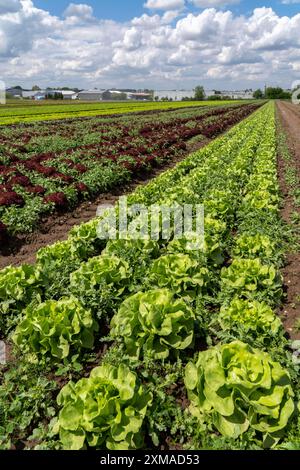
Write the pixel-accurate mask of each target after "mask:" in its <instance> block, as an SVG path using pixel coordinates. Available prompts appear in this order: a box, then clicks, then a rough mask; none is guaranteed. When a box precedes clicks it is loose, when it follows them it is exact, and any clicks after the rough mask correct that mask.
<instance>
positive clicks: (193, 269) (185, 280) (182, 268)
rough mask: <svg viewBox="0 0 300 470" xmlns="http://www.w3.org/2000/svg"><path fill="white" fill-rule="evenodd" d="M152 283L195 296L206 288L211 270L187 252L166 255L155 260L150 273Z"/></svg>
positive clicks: (175, 291)
mask: <svg viewBox="0 0 300 470" xmlns="http://www.w3.org/2000/svg"><path fill="white" fill-rule="evenodd" d="M149 280H150V284H151V285H156V286H157V287H161V288H162V287H166V288H169V289H171V290H172V291H173V292H174V293H176V294H187V295H192V296H195V295H196V294H197V293H199V292H202V290H205V288H206V286H207V284H208V282H209V271H208V269H207V268H205V267H203V266H201V264H199V263H198V261H197V260H195V259H192V258H191V257H190V256H188V255H186V254H182V253H179V254H174V255H166V256H162V257H161V258H159V259H157V260H156V261H154V263H153V265H152V267H151V269H150V274H149Z"/></svg>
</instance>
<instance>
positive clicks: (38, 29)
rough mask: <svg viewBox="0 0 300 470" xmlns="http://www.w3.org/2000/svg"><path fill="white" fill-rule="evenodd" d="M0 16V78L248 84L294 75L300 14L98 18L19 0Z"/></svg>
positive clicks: (82, 8) (72, 8) (94, 83)
mask: <svg viewBox="0 0 300 470" xmlns="http://www.w3.org/2000/svg"><path fill="white" fill-rule="evenodd" d="M0 1H1V0H0ZM21 4H22V8H21V9H20V10H18V11H15V12H13V11H10V12H7V13H6V14H2V15H1V16H0V70H1V72H0V74H1V76H0V79H1V80H5V81H6V82H7V84H8V85H13V84H17V83H18V82H19V83H20V84H21V85H25V86H32V85H33V84H34V83H38V84H40V85H41V86H48V85H54V86H58V85H69V86H78V87H112V86H120V87H122V88H123V87H134V86H136V87H163V88H165V87H169V86H170V87H172V88H175V87H177V86H178V87H180V88H185V87H190V86H195V85H196V84H198V83H203V84H204V85H205V86H207V87H214V88H216V87H218V88H219V87H222V88H223V87H225V88H226V87H233V86H234V87H235V86H236V87H243V86H244V87H247V88H248V87H249V86H250V85H253V87H254V86H257V85H262V84H263V83H264V82H265V81H267V82H268V83H270V82H275V83H279V84H281V85H286V86H288V85H289V84H290V81H292V80H293V79H297V78H298V79H299V64H300V36H299V30H300V14H298V15H295V16H293V17H291V18H289V17H286V16H282V17H281V16H279V15H278V14H276V13H275V12H274V11H273V10H272V8H258V9H255V10H254V11H253V12H252V13H251V14H250V16H248V17H246V16H239V15H236V14H234V13H233V12H231V11H224V10H221V11H220V10H217V9H215V8H208V9H204V10H203V11H200V12H198V13H194V14H192V13H182V12H181V16H180V17H179V18H178V20H177V21H175V22H174V20H176V16H178V11H176V10H169V11H165V12H162V13H161V14H152V15H151V14H144V15H142V16H140V17H136V18H133V19H132V20H131V21H129V22H125V23H121V22H116V21H108V20H105V21H104V20H100V19H97V18H96V17H94V16H93V10H92V8H91V7H89V5H85V4H80V5H74V4H73V5H72V4H71V5H69V7H68V8H67V10H66V12H65V16H64V17H63V18H58V17H55V16H53V15H51V14H50V13H48V12H46V11H44V10H41V9H38V8H35V7H34V4H33V2H32V1H31V0H22V2H21Z"/></svg>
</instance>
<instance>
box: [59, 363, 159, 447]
mask: <svg viewBox="0 0 300 470" xmlns="http://www.w3.org/2000/svg"><path fill="white" fill-rule="evenodd" d="M151 399H152V396H151V393H149V392H148V391H147V390H145V388H144V387H143V386H142V385H140V383H139V381H138V379H137V376H136V374H135V373H133V372H131V371H130V370H129V369H128V367H126V366H125V365H123V364H121V365H120V366H119V367H118V368H117V367H113V366H109V365H106V366H104V365H103V366H100V367H97V368H95V369H93V370H92V372H91V374H90V377H89V378H87V379H86V378H85V379H81V380H79V381H78V382H77V383H73V382H69V383H68V384H67V385H66V386H65V387H64V388H63V389H62V390H61V392H60V394H59V395H58V398H57V402H58V405H59V406H60V407H61V408H62V409H61V411H60V413H59V416H58V421H57V423H56V425H55V430H57V432H59V436H60V440H61V442H62V445H63V448H64V449H67V450H80V449H83V448H86V446H89V447H96V448H98V449H99V448H102V449H103V447H106V448H108V449H110V450H128V449H136V448H140V447H142V445H143V435H142V432H141V431H142V424H143V421H144V418H145V414H146V411H147V407H148V406H149V405H150V404H151Z"/></svg>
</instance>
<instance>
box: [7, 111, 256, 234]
mask: <svg viewBox="0 0 300 470" xmlns="http://www.w3.org/2000/svg"><path fill="white" fill-rule="evenodd" d="M256 107H257V104H246V105H231V106H219V107H196V108H186V109H181V110H175V111H171V112H160V113H154V114H151V113H150V114H144V115H142V116H140V115H135V116H132V115H131V116H127V115H125V116H123V117H120V118H116V117H115V118H81V119H79V118H76V119H72V120H66V121H61V122H53V123H36V124H23V125H22V126H19V127H18V126H7V127H2V128H0V188H1V196H0V222H1V225H0V237H1V236H2V239H4V238H5V237H6V236H7V235H9V236H11V235H16V234H19V233H24V232H30V231H32V230H33V229H35V228H36V227H37V226H38V225H39V221H40V219H41V217H42V216H45V215H47V214H51V213H53V211H55V210H57V211H60V212H62V211H68V210H70V209H72V208H74V207H76V205H78V204H79V203H80V202H81V201H82V200H83V199H86V200H87V199H92V198H94V197H95V196H96V195H97V194H99V193H105V192H107V191H109V190H110V189H112V188H114V187H116V186H119V185H120V184H125V183H126V182H128V181H131V180H132V179H133V178H134V177H135V176H136V175H137V174H140V173H141V172H144V173H147V172H148V173H149V172H150V170H151V169H152V168H153V167H157V166H162V165H164V164H166V163H167V162H168V161H171V160H172V159H175V158H180V157H182V156H183V155H185V153H186V150H187V142H189V141H191V139H193V140H194V141H195V139H196V140H198V141H201V139H202V140H203V139H210V138H213V137H216V136H217V135H219V134H220V133H222V132H224V131H225V130H226V129H227V128H228V127H230V126H232V125H233V124H235V123H237V122H239V121H240V120H241V119H242V118H244V117H246V116H247V115H248V114H249V113H251V112H252V111H253V110H255V109H256ZM1 234H2V235H1Z"/></svg>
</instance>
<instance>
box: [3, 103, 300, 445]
mask: <svg viewBox="0 0 300 470" xmlns="http://www.w3.org/2000/svg"><path fill="white" fill-rule="evenodd" d="M279 118H280V116H279V114H276V110H275V104H274V102H269V103H267V104H264V105H263V106H261V105H260V104H259V105H258V106H255V105H253V104H245V105H243V106H241V105H238V106H225V107H224V106H220V107H217V108H214V109H212V108H210V107H208V108H207V109H204V108H203V109H200V108H197V107H196V108H195V109H184V110H182V109H181V110H176V111H172V112H168V113H159V114H156V115H155V119H153V116H152V115H150V116H147V115H142V116H141V115H139V116H136V117H131V118H130V119H129V118H128V117H126V116H122V117H120V118H116V117H113V118H106V119H102V118H90V117H89V118H84V119H74V120H67V121H62V122H61V124H60V125H58V124H57V123H56V122H55V123H53V124H51V123H47V125H46V124H44V123H37V124H31V125H29V124H24V125H22V126H19V127H18V126H13V127H9V126H7V127H3V128H2V129H0V145H1V147H0V148H1V154H0V158H1V173H0V178H1V185H2V194H1V197H2V206H1V208H0V210H1V212H0V215H1V217H0V218H1V220H2V237H3V238H2V241H3V243H6V241H5V240H6V239H7V237H8V236H10V235H11V234H14V233H18V231H22V230H24V227H25V226H26V224H27V226H28V230H31V229H32V228H33V227H34V226H35V224H37V223H38V220H39V218H40V216H41V214H42V213H44V210H46V211H47V210H49V211H51V210H52V211H55V210H56V211H59V210H68V209H69V208H70V207H71V206H72V204H74V205H76V204H77V203H78V201H79V199H80V197H92V195H93V194H94V195H95V194H97V193H99V192H103V191H105V190H108V189H109V188H110V187H111V186H112V185H122V184H124V183H125V182H126V181H128V180H129V179H130V178H132V177H133V175H135V174H136V172H138V171H143V172H145V171H148V170H149V169H151V166H152V165H153V166H155V165H161V164H162V162H163V161H164V160H170V159H172V158H174V157H176V158H179V157H185V158H179V159H180V160H181V161H180V162H178V163H177V164H176V166H174V167H173V168H171V169H169V170H168V171H165V172H163V173H161V174H160V175H159V176H157V177H156V178H154V179H153V180H152V181H150V182H148V183H147V184H144V185H139V186H138V187H137V188H136V189H135V190H134V191H133V192H132V193H131V194H130V195H129V197H128V199H127V203H128V206H129V208H131V209H132V211H131V212H129V214H130V215H129V227H131V228H132V229H133V233H135V232H134V230H135V229H136V227H138V226H140V225H142V224H143V219H142V218H141V214H140V215H138V214H137V213H136V212H135V211H134V207H135V206H136V205H139V207H140V206H141V205H142V206H143V207H146V208H148V209H151V208H153V207H171V206H174V205H175V207H178V206H179V207H183V206H184V205H189V206H192V207H197V206H198V205H203V206H204V239H203V240H202V239H201V238H200V235H197V234H195V233H193V234H192V233H185V234H183V235H182V236H181V237H179V238H178V237H177V236H176V234H175V231H174V230H173V229H172V227H171V228H170V227H169V230H168V231H167V232H166V231H165V230H164V227H163V223H162V221H161V219H160V218H158V219H157V220H156V219H155V212H154V211H150V214H151V215H150V219H149V218H148V219H147V223H146V225H147V227H148V225H149V224H151V223H152V222H155V220H156V225H155V226H156V229H157V237H155V238H147V237H144V238H137V237H135V236H127V237H123V236H122V232H121V230H118V229H117V231H116V236H115V237H112V238H109V237H108V238H101V237H99V225H101V224H104V226H105V227H106V225H107V224H106V222H105V220H106V217H108V216H110V217H112V216H113V217H115V219H116V220H120V218H121V210H120V206H119V205H118V204H117V205H116V206H115V207H113V208H111V209H109V210H108V211H107V212H105V213H104V214H102V215H99V216H98V217H96V218H93V219H92V220H90V221H89V222H87V223H84V224H81V225H78V226H76V227H74V228H73V229H72V230H71V232H70V234H69V236H68V239H67V240H65V241H58V242H57V243H55V244H54V245H51V246H47V247H44V248H42V249H40V250H39V251H38V253H37V259H36V262H35V263H34V264H32V265H22V266H18V267H12V266H9V267H6V268H5V269H4V270H2V271H0V327H1V332H2V333H1V334H2V338H3V339H4V340H5V343H6V345H7V349H8V351H9V355H8V356H9V360H8V363H7V364H6V365H5V366H3V368H2V369H1V370H0V374H1V379H2V384H1V385H0V403H1V407H0V446H1V448H3V449H32V448H34V449H40V450H41V449H51V450H61V449H72V450H80V449H95V448H96V449H109V450H126V449H163V450H169V449H176V450H181V449H187V450H189V449H214V450H220V449H236V450H263V449H286V450H288V449H290V450H293V449H299V448H300V440H299V435H300V422H299V413H298V408H299V404H298V403H299V390H300V387H299V385H300V383H299V378H300V377H299V349H300V347H299V342H293V343H291V341H290V338H289V337H288V335H287V331H286V330H285V328H284V322H283V320H284V319H283V316H282V315H280V313H283V312H284V310H285V307H284V302H285V297H284V291H285V284H286V282H287V279H286V278H285V277H284V276H283V272H284V271H283V267H284V266H285V263H286V261H285V260H286V257H287V252H288V251H289V250H291V248H290V245H293V250H296V249H298V248H297V241H296V236H297V233H298V231H299V214H298V212H297V211H299V200H298V199H297V197H299V196H297V194H298V193H297V189H298V187H299V180H298V173H297V171H298V168H297V167H295V162H294V160H293V156H292V155H291V153H290V149H289V147H288V141H286V137H285V133H284V130H282V129H281V128H280V121H279ZM225 131H227V132H225ZM12 132H13V139H12ZM224 132H225V133H224ZM221 134H222V135H221ZM99 136H101V138H99ZM199 137H200V138H203V137H204V138H205V139H212V138H214V140H212V141H211V142H210V143H208V145H206V146H203V147H202V148H200V149H198V150H196V151H195V152H193V153H191V154H190V155H188V156H186V154H185V153H184V152H186V144H187V142H188V141H189V140H191V139H195V138H196V139H198V138H199ZM278 162H279V164H280V165H282V166H280V168H281V169H282V175H281V176H280V178H278V171H277V170H278ZM79 185H80V186H79ZM37 187H39V189H41V188H42V189H43V191H42V189H41V190H40V194H38V192H37V189H36V191H35V192H34V191H33V188H37ZM284 196H285V197H284ZM287 197H288V198H289V204H290V210H289V214H288V216H287V217H284V216H283V211H284V210H285V208H286V199H287ZM14 198H15V199H14ZM17 198H19V199H18V200H17ZM21 199H22V201H21ZM0 201H1V199H0ZM4 202H5V204H4ZM32 212H34V214H35V216H34V218H30V214H32ZM297 214H298V215H297ZM193 216H194V218H195V214H194V213H193ZM152 218H153V219H155V220H152ZM200 247H201V248H200ZM292 336H293V335H292ZM294 338H295V337H294Z"/></svg>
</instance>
